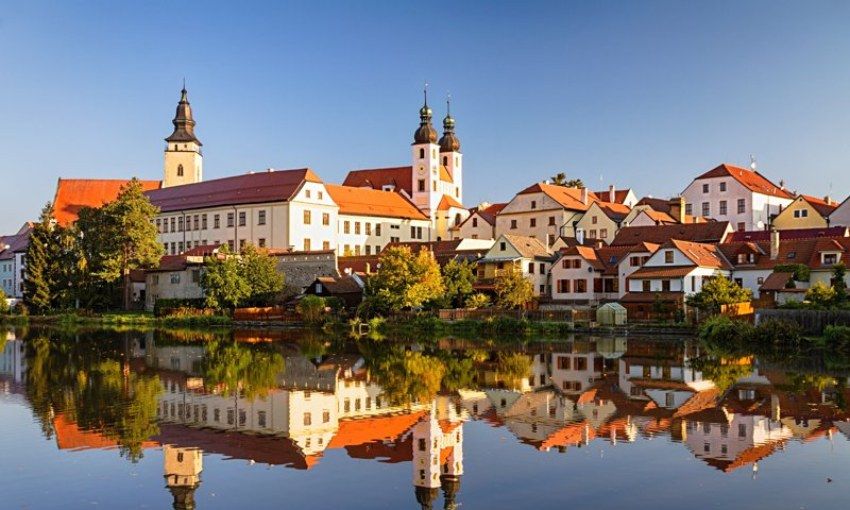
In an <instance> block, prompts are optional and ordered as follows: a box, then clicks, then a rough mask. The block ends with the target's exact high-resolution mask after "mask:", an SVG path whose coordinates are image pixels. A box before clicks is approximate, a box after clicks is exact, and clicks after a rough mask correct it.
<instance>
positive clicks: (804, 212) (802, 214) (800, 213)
mask: <svg viewBox="0 0 850 510" xmlns="http://www.w3.org/2000/svg"><path fill="white" fill-rule="evenodd" d="M794 217H795V218H808V217H809V210H808V209H797V210H795V211H794Z"/></svg>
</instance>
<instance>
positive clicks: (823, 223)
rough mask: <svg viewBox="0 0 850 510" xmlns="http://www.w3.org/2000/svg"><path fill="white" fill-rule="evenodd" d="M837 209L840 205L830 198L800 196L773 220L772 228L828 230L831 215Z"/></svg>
mask: <svg viewBox="0 0 850 510" xmlns="http://www.w3.org/2000/svg"><path fill="white" fill-rule="evenodd" d="M837 207H838V204H837V203H836V202H834V201H833V200H832V199H830V198H829V197H825V198H818V197H812V196H809V195H799V196H798V197H797V198H795V199H794V201H793V202H791V203H790V204H789V205H788V207H786V208H785V209H783V210H782V212H780V213H779V214H777V215H776V216H775V217H774V218H773V221H772V222H771V226H772V227H774V228H776V229H778V230H790V229H801V228H826V227H828V226H829V221H828V218H829V216H830V214H832V212H833V211H835V209H836V208H837Z"/></svg>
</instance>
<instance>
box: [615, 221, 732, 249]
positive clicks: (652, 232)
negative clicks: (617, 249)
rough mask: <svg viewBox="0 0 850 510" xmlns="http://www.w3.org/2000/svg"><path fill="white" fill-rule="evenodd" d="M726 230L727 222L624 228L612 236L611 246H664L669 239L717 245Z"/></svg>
mask: <svg viewBox="0 0 850 510" xmlns="http://www.w3.org/2000/svg"><path fill="white" fill-rule="evenodd" d="M728 229H729V222H728V221H710V222H708V223H683V224H678V223H676V224H673V225H647V226H643V227H624V228H621V229H620V230H619V231H617V235H616V236H614V240H613V241H611V245H612V246H623V245H628V246H631V245H635V244H640V243H643V242H649V243H655V244H664V243H666V242H667V241H669V240H670V239H681V240H683V241H694V242H700V243H718V242H721V241H723V239H725V237H726V233H727V230H728Z"/></svg>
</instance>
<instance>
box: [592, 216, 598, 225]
mask: <svg viewBox="0 0 850 510" xmlns="http://www.w3.org/2000/svg"><path fill="white" fill-rule="evenodd" d="M598 221H599V218H598V217H596V216H591V217H590V223H591V224H593V225H596V223H597V222H598Z"/></svg>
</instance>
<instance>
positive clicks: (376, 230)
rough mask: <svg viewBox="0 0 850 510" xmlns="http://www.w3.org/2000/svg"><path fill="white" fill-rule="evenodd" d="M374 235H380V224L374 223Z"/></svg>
mask: <svg viewBox="0 0 850 510" xmlns="http://www.w3.org/2000/svg"><path fill="white" fill-rule="evenodd" d="M375 235H376V236H378V237H381V224H380V223H375Z"/></svg>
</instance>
